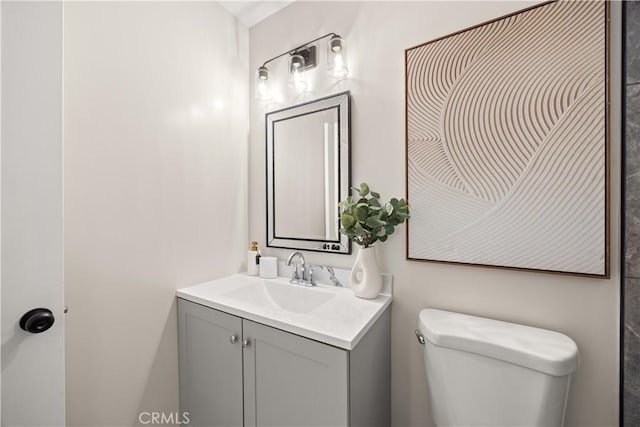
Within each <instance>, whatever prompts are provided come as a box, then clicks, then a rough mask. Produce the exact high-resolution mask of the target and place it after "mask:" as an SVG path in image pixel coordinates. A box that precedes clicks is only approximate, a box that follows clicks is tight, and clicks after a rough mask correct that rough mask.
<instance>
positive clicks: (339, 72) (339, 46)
mask: <svg viewBox="0 0 640 427" xmlns="http://www.w3.org/2000/svg"><path fill="white" fill-rule="evenodd" d="M327 48H328V49H327V73H328V74H329V77H331V78H334V79H342V78H344V77H346V76H347V75H348V74H349V68H348V67H347V56H346V55H347V52H346V46H345V42H344V39H343V38H342V37H340V36H338V35H334V36H333V37H331V39H329V43H328V44H327Z"/></svg>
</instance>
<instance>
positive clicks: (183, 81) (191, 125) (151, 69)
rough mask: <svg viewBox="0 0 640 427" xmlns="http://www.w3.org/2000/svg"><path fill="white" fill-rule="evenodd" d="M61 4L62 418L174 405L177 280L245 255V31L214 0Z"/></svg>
mask: <svg viewBox="0 0 640 427" xmlns="http://www.w3.org/2000/svg"><path fill="white" fill-rule="evenodd" d="M64 7H65V11H64V67H65V71H64V85H65V88H64V91H65V92H64V96H65V130H64V131H65V135H64V136H65V215H66V217H65V228H66V230H65V239H66V248H65V260H66V268H65V270H66V271H65V274H66V297H67V301H66V302H67V304H68V305H69V310H70V311H69V314H68V317H67V386H68V393H67V411H68V424H69V425H110V426H125V425H133V424H137V422H138V421H137V420H138V414H139V413H140V412H141V411H165V412H171V411H177V410H178V379H177V376H178V360H177V356H178V355H177V335H176V313H175V290H176V289H177V288H180V287H184V286H187V285H191V284H195V283H198V282H202V281H205V280H208V279H212V278H216V277H220V276H224V275H227V274H230V273H234V272H237V271H239V270H240V269H241V268H242V267H243V266H242V263H243V261H244V260H245V259H246V258H245V257H246V252H245V251H246V250H247V249H248V237H247V230H246V228H247V226H246V223H247V215H246V212H247V190H246V187H247V177H246V175H247V160H246V157H247V145H248V140H247V138H248V123H247V122H248V120H247V117H248V114H249V113H248V111H249V110H248V100H249V94H248V82H247V75H248V73H249V71H248V31H247V29H246V28H245V27H243V26H242V25H241V24H238V22H237V21H236V20H235V19H234V18H233V17H232V16H231V15H230V14H229V13H228V12H226V11H225V10H224V9H222V8H221V7H220V6H219V5H218V4H217V3H215V2H68V3H65V6H64Z"/></svg>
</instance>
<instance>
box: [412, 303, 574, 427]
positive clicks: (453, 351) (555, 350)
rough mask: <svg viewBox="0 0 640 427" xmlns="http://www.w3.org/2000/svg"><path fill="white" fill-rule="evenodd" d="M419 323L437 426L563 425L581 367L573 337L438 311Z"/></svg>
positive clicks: (428, 312)
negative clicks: (573, 376)
mask: <svg viewBox="0 0 640 427" xmlns="http://www.w3.org/2000/svg"><path fill="white" fill-rule="evenodd" d="M418 323H419V329H420V330H419V331H416V334H417V335H418V339H419V340H420V341H421V343H424V361H425V365H426V373H427V384H428V387H429V395H430V402H431V411H432V414H433V419H434V421H435V422H436V425H438V426H510V427H511V426H545V427H547V426H562V425H563V423H564V412H565V407H566V403H567V396H568V395H569V382H570V379H571V374H572V373H573V372H574V371H575V370H576V368H577V367H578V347H577V346H576V343H575V342H574V341H573V340H572V339H571V338H569V337H567V336H566V335H562V334H560V333H558V332H553V331H549V330H545V329H538V328H532V327H529V326H523V325H516V324H514V323H507V322H501V321H498V320H491V319H484V318H481V317H474V316H468V315H465V314H460V313H452V312H449V311H443V310H435V309H424V310H422V311H421V312H420V316H419V321H418Z"/></svg>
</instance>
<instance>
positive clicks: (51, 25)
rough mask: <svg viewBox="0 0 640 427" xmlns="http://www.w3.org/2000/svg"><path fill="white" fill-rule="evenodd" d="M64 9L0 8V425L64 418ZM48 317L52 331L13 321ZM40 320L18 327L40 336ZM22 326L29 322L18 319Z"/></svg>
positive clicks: (40, 5)
mask: <svg viewBox="0 0 640 427" xmlns="http://www.w3.org/2000/svg"><path fill="white" fill-rule="evenodd" d="M62 7H63V6H62V3H60V2H7V1H2V2H1V3H0V8H1V16H2V19H1V22H2V29H1V34H2V40H1V42H2V43H1V53H2V63H1V71H2V86H1V95H2V96H1V97H2V114H1V116H2V121H1V122H0V124H1V127H2V131H1V137H2V151H1V156H0V157H1V164H0V171H1V181H0V182H1V190H0V194H1V215H2V223H1V231H2V245H1V265H0V266H1V272H2V282H1V288H2V292H1V295H0V298H1V302H2V307H1V319H2V321H1V323H0V326H1V331H2V333H1V338H2V376H1V380H2V386H1V396H2V410H1V411H2V412H1V413H2V426H5V427H10V426H62V425H64V423H65V418H64V408H65V403H64V313H63V306H64V302H63V240H62V239H63V233H62V231H63V228H62V226H63V217H62V212H63V202H62V200H63V199H62ZM35 308H44V309H49V310H51V313H52V315H53V317H54V318H55V321H54V323H53V325H52V326H51V328H50V329H48V330H45V331H42V332H40V333H30V332H26V331H24V330H22V329H21V328H20V319H21V317H22V316H23V314H25V313H26V312H28V311H30V310H31V309H35ZM48 319H49V317H48V316H47V314H46V312H41V313H38V314H37V315H34V316H32V318H31V319H30V320H31V321H29V322H27V324H24V325H23V326H25V327H26V328H28V329H32V330H35V331H37V330H39V329H42V328H43V327H44V326H45V325H46V322H47V320H48ZM25 320H26V319H25Z"/></svg>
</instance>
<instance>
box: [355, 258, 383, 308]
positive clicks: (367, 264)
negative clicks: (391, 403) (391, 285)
mask: <svg viewBox="0 0 640 427" xmlns="http://www.w3.org/2000/svg"><path fill="white" fill-rule="evenodd" d="M350 283H351V289H353V293H354V294H355V295H356V296H357V297H359V298H366V299H373V298H376V297H377V296H378V295H379V294H380V291H382V275H381V273H380V268H379V267H378V260H377V259H376V248H375V247H373V246H370V247H368V248H360V250H359V251H358V256H357V257H356V263H355V264H354V265H353V268H352V269H351V279H350Z"/></svg>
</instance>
